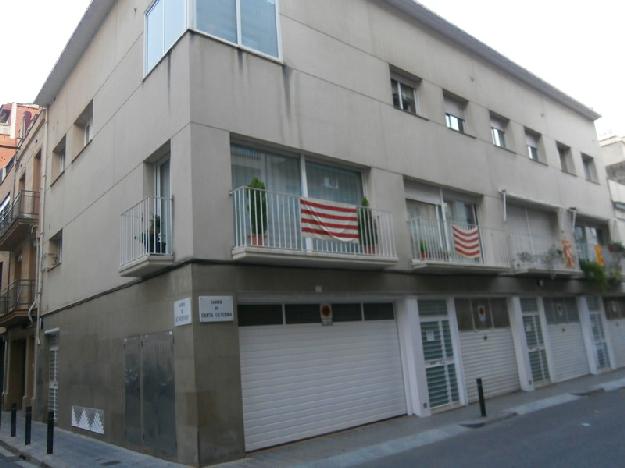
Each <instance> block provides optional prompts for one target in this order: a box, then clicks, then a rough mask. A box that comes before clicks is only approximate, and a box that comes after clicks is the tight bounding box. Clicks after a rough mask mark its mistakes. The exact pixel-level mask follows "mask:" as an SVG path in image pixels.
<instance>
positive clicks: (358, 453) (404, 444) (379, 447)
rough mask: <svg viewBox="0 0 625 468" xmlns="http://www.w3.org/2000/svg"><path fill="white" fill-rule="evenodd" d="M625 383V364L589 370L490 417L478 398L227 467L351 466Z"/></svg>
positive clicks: (498, 405)
mask: <svg viewBox="0 0 625 468" xmlns="http://www.w3.org/2000/svg"><path fill="white" fill-rule="evenodd" d="M621 388H625V369H621V370H617V371H612V372H608V373H605V374H601V375H597V376H585V377H581V378H578V379H574V380H570V381H567V382H563V383H559V384H555V385H550V386H548V387H544V388H540V389H538V390H536V391H534V392H518V393H513V394H510V395H505V396H501V397H498V398H493V399H491V400H487V402H486V408H487V413H488V417H487V418H486V419H481V418H480V417H479V416H480V411H479V407H478V406H477V405H476V404H473V405H471V406H466V407H461V408H458V409H455V410H450V411H446V412H443V413H439V414H435V415H432V416H430V417H427V418H418V417H416V416H403V417H399V418H395V419H391V420H388V421H382V422H378V423H373V424H369V425H367V426H363V427H358V428H355V429H348V430H345V431H341V432H337V433H334V434H328V435H325V436H320V437H316V438H313V439H309V440H304V441H301V442H294V443H292V444H287V445H284V446H281V447H275V448H270V449H266V450H260V451H257V452H254V453H251V454H249V455H248V458H245V459H243V460H239V461H235V462H230V463H224V464H222V465H219V466H220V467H222V468H270V467H271V468H273V467H285V466H299V467H348V466H356V465H358V464H359V463H363V462H371V461H375V460H376V459H380V458H383V457H386V456H389V455H394V454H397V453H402V452H404V451H408V450H412V449H414V448H417V447H420V446H423V445H428V444H432V443H435V442H437V441H440V440H444V439H447V438H450V437H454V436H456V435H458V434H461V433H463V432H466V431H471V430H474V428H479V427H482V426H484V425H486V424H492V423H495V422H498V421H501V420H503V419H508V418H512V417H515V416H517V415H525V414H529V413H532V412H534V411H540V410H541V409H545V408H549V407H552V406H556V405H560V404H564V403H568V402H570V401H574V400H577V399H580V398H586V397H588V396H589V395H592V394H593V393H595V392H600V391H615V390H618V389H621Z"/></svg>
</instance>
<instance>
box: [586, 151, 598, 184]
mask: <svg viewBox="0 0 625 468" xmlns="http://www.w3.org/2000/svg"><path fill="white" fill-rule="evenodd" d="M588 163H590V166H588ZM582 168H583V170H584V177H585V178H586V180H587V181H588V182H594V183H595V184H598V183H599V175H598V174H599V173H598V172H597V164H596V162H595V158H593V157H592V156H590V155H588V154H585V153H582ZM588 168H590V175H589V174H588V170H587V169H588Z"/></svg>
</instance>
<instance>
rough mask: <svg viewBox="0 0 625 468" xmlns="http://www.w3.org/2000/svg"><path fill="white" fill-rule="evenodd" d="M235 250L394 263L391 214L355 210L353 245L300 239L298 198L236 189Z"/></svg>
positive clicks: (248, 189) (336, 241) (367, 209)
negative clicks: (279, 252)
mask: <svg viewBox="0 0 625 468" xmlns="http://www.w3.org/2000/svg"><path fill="white" fill-rule="evenodd" d="M232 199H233V205H234V249H235V250H237V249H246V248H254V249H267V250H275V251H276V250H279V251H284V252H285V253H288V252H293V253H306V254H321V255H328V256H332V255H337V256H353V257H377V258H388V259H395V258H396V257H397V251H396V247H395V236H394V233H393V219H392V216H391V213H390V212H386V211H382V210H377V209H373V208H369V207H359V208H358V219H359V223H358V227H359V238H358V239H357V240H356V241H354V242H342V241H339V240H331V239H327V240H326V239H309V238H305V237H303V236H302V231H301V223H300V219H301V218H300V215H301V206H300V200H301V197H300V196H298V195H291V194H285V193H277V192H269V191H266V190H259V189H252V188H249V187H239V188H238V189H235V190H234V191H233V192H232Z"/></svg>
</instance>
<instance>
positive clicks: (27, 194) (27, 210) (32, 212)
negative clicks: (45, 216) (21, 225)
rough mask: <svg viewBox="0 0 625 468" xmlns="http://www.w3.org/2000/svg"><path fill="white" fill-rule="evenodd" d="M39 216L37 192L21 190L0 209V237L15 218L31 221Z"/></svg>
mask: <svg viewBox="0 0 625 468" xmlns="http://www.w3.org/2000/svg"><path fill="white" fill-rule="evenodd" d="M38 216H39V192H31V191H27V190H22V191H21V192H18V193H17V195H16V197H15V200H13V202H11V203H10V204H9V205H8V206H7V207H6V208H5V209H4V210H2V211H0V237H2V236H4V234H6V232H7V231H8V230H9V228H10V227H11V226H12V225H13V223H15V222H16V221H17V220H20V219H21V220H26V221H32V220H36V219H37V217H38Z"/></svg>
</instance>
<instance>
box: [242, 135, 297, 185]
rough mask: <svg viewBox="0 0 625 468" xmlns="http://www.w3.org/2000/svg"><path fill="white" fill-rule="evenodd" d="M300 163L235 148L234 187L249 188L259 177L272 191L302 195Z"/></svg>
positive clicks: (291, 158)
mask: <svg viewBox="0 0 625 468" xmlns="http://www.w3.org/2000/svg"><path fill="white" fill-rule="evenodd" d="M299 161H300V160H299V158H297V157H291V156H283V155H280V154H277V153H270V152H268V151H263V150H258V149H253V148H247V147H244V146H238V145H232V186H233V188H235V189H236V188H238V187H243V186H246V185H249V183H250V182H251V181H252V179H253V178H254V177H256V178H258V179H260V180H261V181H262V182H263V183H264V184H265V186H266V187H267V190H269V191H273V192H279V193H288V194H293V195H301V193H302V189H301V177H302V176H301V172H300V165H299Z"/></svg>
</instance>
